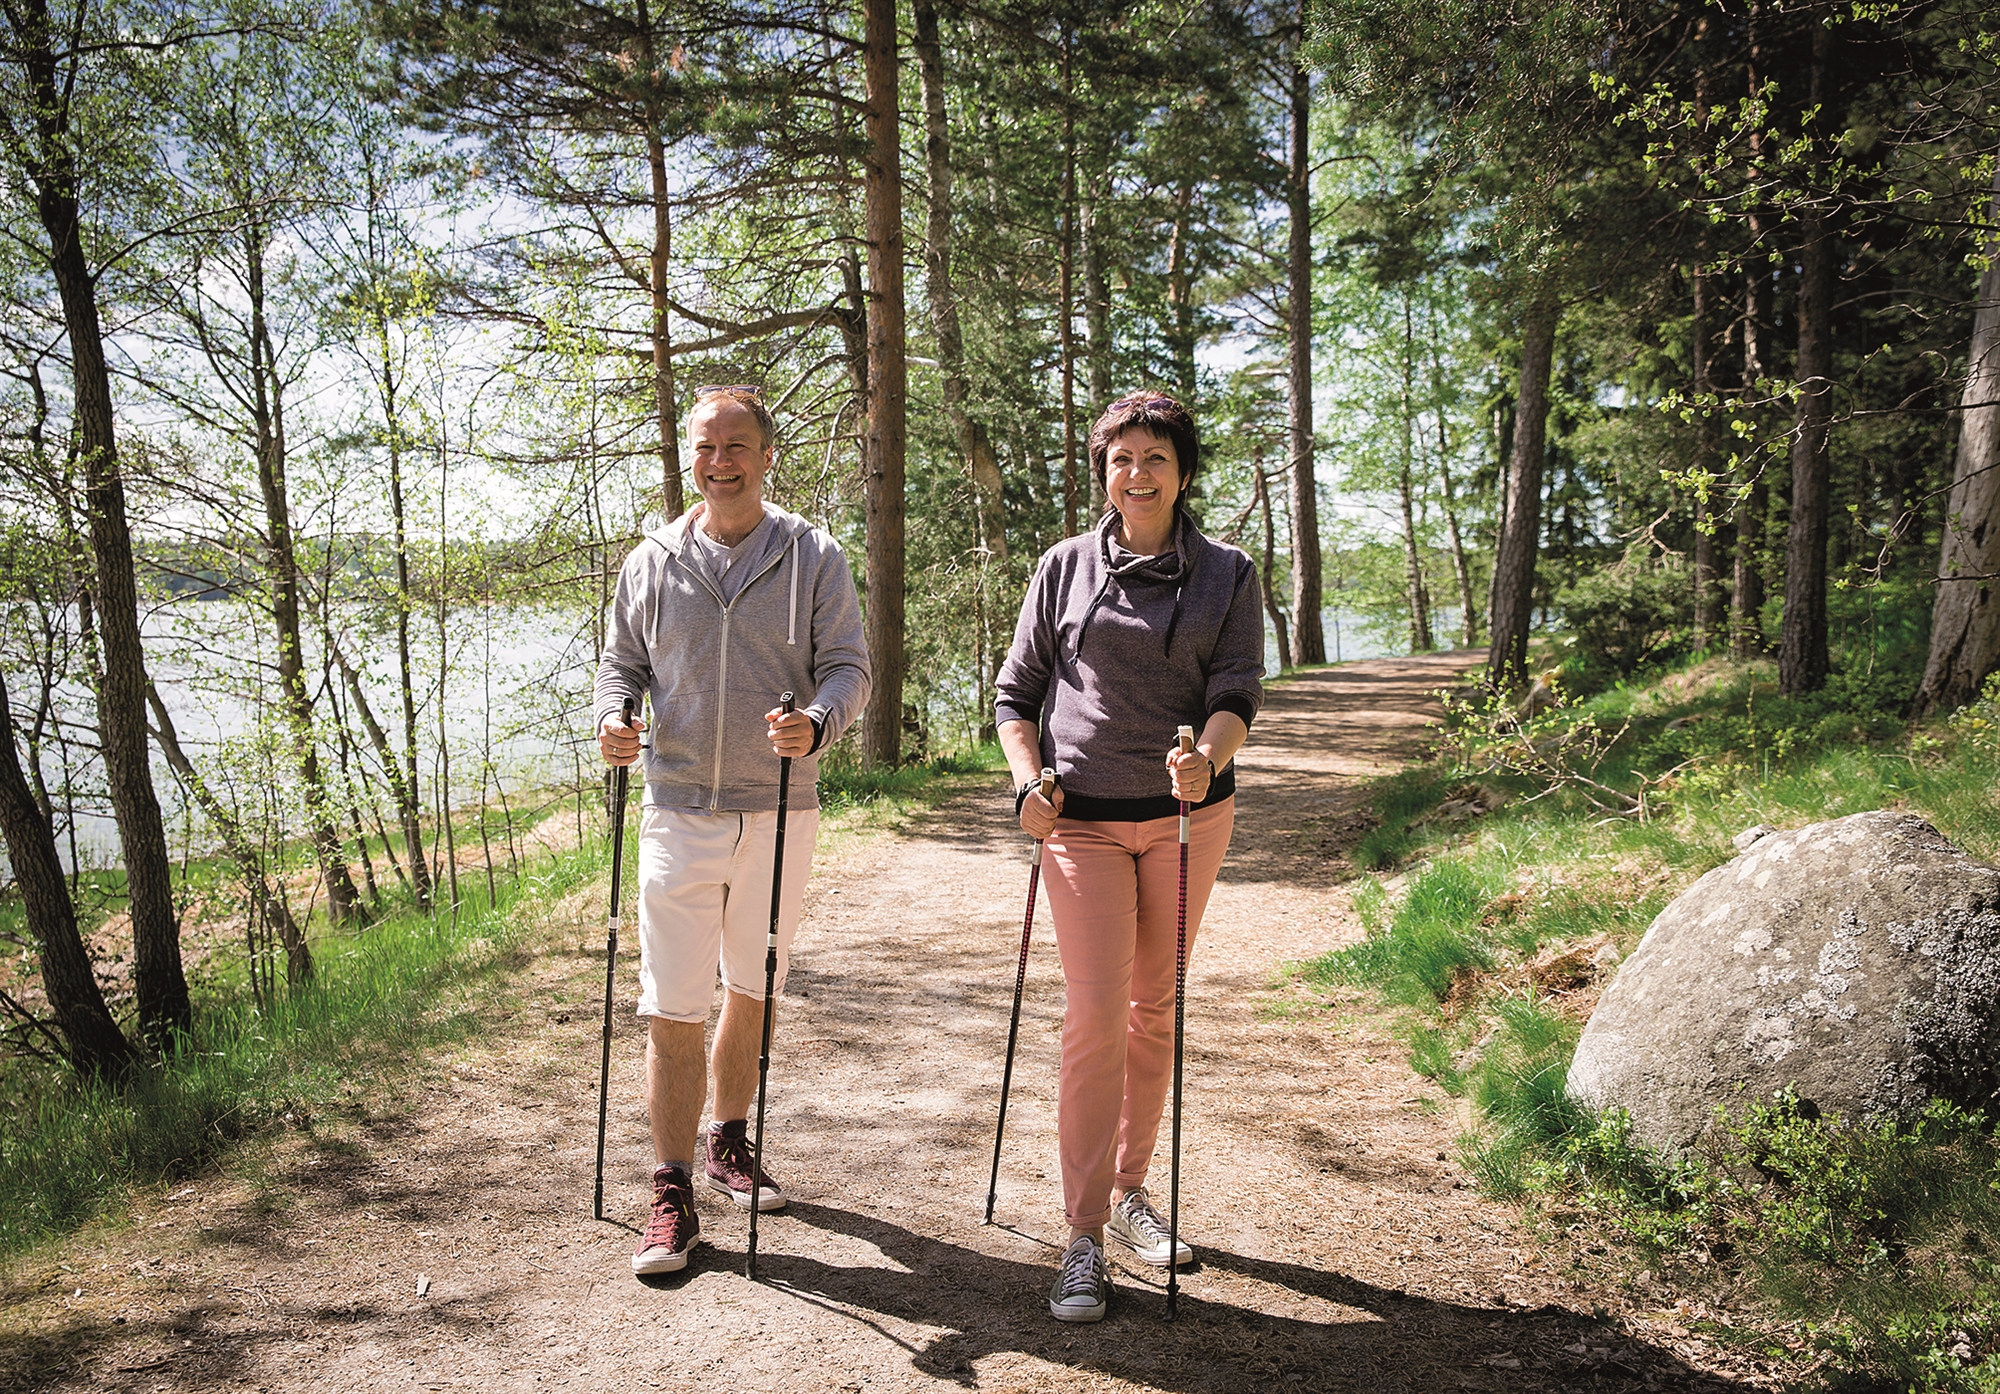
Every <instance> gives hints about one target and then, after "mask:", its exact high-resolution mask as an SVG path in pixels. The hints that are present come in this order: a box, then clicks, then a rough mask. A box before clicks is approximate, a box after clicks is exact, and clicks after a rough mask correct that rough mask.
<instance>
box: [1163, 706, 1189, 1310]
mask: <svg viewBox="0 0 2000 1394" xmlns="http://www.w3.org/2000/svg"><path fill="white" fill-rule="evenodd" d="M1180 745H1181V750H1182V751H1183V752H1186V751H1190V750H1193V749H1194V727H1192V726H1183V727H1181V729H1180ZM1187 863H1188V801H1187V800H1186V799H1182V800H1181V908H1180V919H1179V922H1178V924H1177V927H1176V931H1175V939H1174V1151H1173V1167H1172V1171H1171V1176H1172V1180H1171V1182H1170V1183H1169V1188H1168V1192H1167V1320H1168V1321H1172V1320H1173V1319H1174V1317H1175V1315H1176V1314H1177V1311H1178V1308H1179V1306H1180V1297H1181V1270H1180V1264H1179V1263H1177V1262H1175V1260H1177V1259H1178V1258H1179V1257H1180V1251H1181V1022H1182V1019H1183V1017H1184V1015H1185V1009H1186V1006H1187Z"/></svg>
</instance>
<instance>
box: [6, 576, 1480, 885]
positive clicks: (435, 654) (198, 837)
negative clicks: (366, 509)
mask: <svg viewBox="0 0 2000 1394" xmlns="http://www.w3.org/2000/svg"><path fill="white" fill-rule="evenodd" d="M344 618H345V625H344V628H345V631H346V632H345V633H343V634H342V635H341V636H339V640H338V642H339V643H340V645H341V647H342V650H343V652H345V653H346V655H347V657H348V659H349V661H350V662H352V663H353V664H354V665H355V666H356V668H357V670H358V671H359V672H360V673H361V675H362V687H363V690H364V692H365V693H366V694H367V697H368V702H369V706H370V708H371V709H372V710H373V712H374V714H375V717H376V719H377V720H378V721H379V722H381V724H382V725H383V727H384V728H385V729H386V730H387V731H388V734H389V739H390V742H391V745H392V747H393V748H394V749H396V750H398V751H400V749H401V748H402V714H401V713H402V707H401V699H400V697H399V696H398V695H397V685H396V649H395V635H394V632H393V630H389V629H385V628H380V627H379V618H378V622H377V624H376V625H375V626H370V625H369V624H368V623H366V621H367V618H368V617H367V616H366V615H364V614H363V612H361V611H360V610H359V609H356V610H355V611H354V612H352V613H351V614H350V615H348V616H346V617H344ZM589 623H590V618H589V616H588V615H587V614H581V613H576V612H563V611H554V610H524V609H497V608H496V609H493V610H491V611H488V610H484V609H477V608H465V609H459V610H454V611H452V612H450V613H449V614H447V616H446V617H445V624H444V634H443V641H442V645H441V643H440V634H439V626H438V622H437V616H436V614H435V612H432V613H429V614H424V615H419V616H417V617H416V618H415V620H414V622H413V625H412V633H411V641H412V653H411V658H412V663H413V665H414V667H415V670H416V682H417V686H418V692H417V707H418V745H419V749H420V757H419V758H420V766H419V780H420V783H421V784H422V786H423V791H424V800H425V803H426V806H429V805H430V803H431V801H432V799H433V797H434V792H433V791H434V790H435V788H436V784H437V781H438V778H439V774H440V762H439V761H438V759H437V752H436V747H437V743H438V714H437V707H436V706H435V705H434V704H433V701H432V697H433V694H434V693H435V692H436V691H437V686H438V673H439V669H440V666H441V665H440V663H439V653H440V649H441V647H442V649H443V650H444V651H445V652H446V653H447V654H448V656H449V660H450V661H449V665H448V666H449V669H450V674H451V676H450V680H449V681H448V682H447V683H446V684H445V686H444V702H443V713H444V728H445V736H446V742H447V745H448V747H449V750H450V766H451V799H452V802H453V804H454V805H456V806H463V805H465V804H469V803H471V802H474V801H476V800H477V799H478V797H479V794H480V785H481V772H482V766H483V764H484V763H485V761H486V759H487V758H489V753H490V759H491V762H492V764H491V769H492V772H493V774H494V775H495V776H496V777H497V778H498V779H499V780H500V781H502V782H503V783H504V785H505V786H506V788H507V790H508V793H509V797H510V798H512V799H514V800H515V803H516V806H517V807H518V806H519V803H520V797H519V796H520V795H522V794H523V793H525V792H526V791H529V790H538V789H550V788H555V787H565V788H573V787H575V786H576V785H577V783H578V782H580V781H590V780H593V779H594V777H595V774H596V768H595V764H596V747H595V743H594V741H592V740H591V738H590V732H589V693H590V684H591V677H592V674H593V673H594V671H595V658H594V648H593V644H592V640H591V635H590V631H589ZM1322 623H1323V625H1324V627H1325V635H1326V648H1327V657H1328V659H1330V660H1332V661H1334V662H1344V661H1353V660H1356V659H1362V658H1379V657H1384V656H1388V655H1392V654H1400V653H1403V652H1405V651H1406V648H1407V643H1406V641H1405V638H1404V632H1403V630H1402V629H1401V628H1400V627H1396V628H1391V629H1387V630H1385V629H1384V628H1383V627H1381V626H1379V625H1374V624H1371V623H1369V622H1367V621H1366V620H1364V619H1363V618H1362V617H1361V616H1358V615H1355V614H1353V613H1351V612H1346V611H1342V610H1339V609H1333V608H1329V609H1327V610H1326V611H1324V612H1323V615H1322ZM1434 623H1435V627H1436V630H1437V632H1438V635H1439V637H1440V639H1444V638H1446V636H1449V635H1450V634H1452V633H1453V632H1455V630H1456V615H1455V613H1453V612H1449V611H1443V612H1440V613H1439V614H1438V616H1437V617H1436V619H1435V621H1434ZM267 625H268V621H267V620H261V619H260V617H259V616H258V614H257V613H256V612H255V611H253V610H251V609H249V608H248V607H244V606H241V605H238V604H236V603H234V602H232V601H228V600H208V601H202V600H191V599H181V600H178V601H176V602H174V603H173V604H171V605H167V606H163V607H160V608H159V609H156V610H154V611H153V612H151V613H150V614H149V615H148V616H147V618H146V622H145V624H144V626H143V633H144V635H145V640H146V647H147V662H148V667H149V671H150V672H151V674H152V676H153V680H154V684H155V686H156V688H157V689H158V691H159V693H160V696H161V700H162V701H163V702H164V703H165V704H166V707H167V710H168V711H169V713H170V714H171V715H172V717H173V720H174V726H175V728H176V730H177V731H178V733H179V735H180V739H181V744H182V745H183V747H185V748H186V750H187V752H188V754H189V756H190V758H192V759H193V760H194V761H195V762H196V763H197V765H198V766H200V767H201V768H202V770H203V772H204V776H205V777H206V778H208V779H209V780H210V782H211V784H212V785H213V786H214V787H216V788H218V789H221V790H226V791H228V792H227V793H226V794H225V797H230V798H232V799H233V800H234V801H236V802H238V803H239V806H249V805H254V804H256V803H257V802H258V801H260V800H262V801H265V802H269V801H271V800H274V799H280V798H283V797H286V796H287V792H288V791H289V790H290V789H291V787H292V786H294V785H295V783H296V781H295V780H292V779H290V778H289V777H287V774H286V773H285V772H282V771H281V772H280V773H277V774H271V773H268V771H270V770H272V769H273V766H272V764H271V761H272V759H273V757H272V755H271V753H270V752H269V751H259V750H256V749H253V748H250V747H249V744H248V742H247V741H246V735H247V733H250V732H253V731H255V730H257V729H258V728H259V725H260V720H261V721H262V722H263V723H264V724H265V725H266V726H267V727H268V721H269V716H270V714H271V713H272V712H273V710H274V709H275V704H276V701H277V697H278V690H277V675H276V671H275V669H274V668H273V667H272V666H271V665H270V662H269V654H270V652H271V649H272V642H271V640H270V639H269V637H268V629H267V628H263V627H262V626H267ZM1266 633H1267V638H1266V642H1267V651H1266V660H1265V661H1266V666H1267V667H1268V668H1269V669H1270V671H1271V672H1273V673H1275V672H1276V671H1277V667H1278V655H1277V643H1276V637H1275V635H1274V634H1271V633H1270V632H1269V631H1268V629H1267V632H1266ZM307 648H308V653H307V671H308V674H309V681H310V682H311V683H312V685H313V690H314V694H315V701H316V703H317V704H318V707H319V709H320V710H322V711H323V710H324V709H325V706H326V703H327V696H326V690H325V684H326V682H327V680H328V675H327V673H326V670H325V666H324V663H323V656H322V654H321V653H320V651H319V647H318V644H317V642H316V640H314V639H313V638H312V637H310V636H309V637H308V640H307ZM331 678H332V680H333V681H334V682H335V683H336V684H338V683H339V673H338V670H337V669H335V670H334V671H333V673H332V674H331ZM13 695H14V696H15V698H16V700H17V701H18V700H20V698H21V697H22V696H23V695H24V694H23V693H22V692H20V691H16V692H15V693H14V694H13ZM338 700H339V704H340V706H341V707H342V708H343V709H349V710H348V724H349V726H350V728H351V729H352V731H353V733H354V738H355V740H356V742H357V743H358V744H360V745H362V746H366V744H367V737H366V735H365V731H364V728H363V725H362V722H361V720H360V717H359V715H358V714H357V713H354V712H353V711H352V710H351V699H350V698H349V696H348V694H347V692H346V691H345V688H344V686H342V687H341V690H340V691H339V693H338ZM57 705H58V708H59V710H61V711H62V712H63V713H64V714H65V715H66V717H67V718H68V720H70V721H71V722H73V723H77V724H79V725H82V724H88V723H89V722H91V721H92V720H93V712H92V704H91V699H90V696H89V694H88V692H86V691H83V690H81V689H75V688H72V689H67V690H64V691H62V692H60V693H59V694H58V695H57ZM354 758H356V759H358V760H359V761H360V762H361V764H363V765H365V766H367V767H368V768H370V769H372V768H374V766H375V760H374V756H373V753H372V751H368V752H365V753H361V752H357V755H356V756H355V757H354ZM153 763H154V779H155V783H156V787H157V788H158V791H159V794H160V799H161V803H162V805H163V810H164V812H165V815H166V821H167V828H168V841H169V844H170V846H171V848H172V850H173V853H174V855H176V856H181V855H185V854H187V853H188V852H190V851H194V852H201V851H204V850H206V849H207V848H208V847H209V846H211V844H212V839H211V838H210V837H209V836H208V834H207V832H206V829H205V825H204V821H203V819H202V818H201V816H200V814H199V813H198V812H197V811H195V810H193V809H192V808H191V807H190V806H189V802H188V800H187V799H186V798H185V797H184V796H183V794H182V791H181V789H180V786H179V783H178V781H177V780H176V779H175V777H174V774H173V772H172V771H171V770H170V769H169V768H168V767H167V764H166V762H165V760H164V759H162V758H160V757H158V756H157V755H156V756H155V758H154V762H153ZM260 770H263V771H267V773H265V774H263V775H261V776H260V775H259V773H258V771H260ZM336 773H337V772H336ZM48 777H49V778H50V780H51V782H52V783H53V782H54V781H55V780H57V779H58V778H60V771H59V770H58V769H56V768H54V766H53V764H51V765H50V766H49V768H48ZM87 782H94V781H87ZM488 789H489V794H490V790H491V786H490V784H489V785H488ZM380 803H381V805H382V808H383V811H384V814H385V817H386V814H387V808H388V799H387V794H386V790H385V791H383V792H382V794H381V795H380ZM75 843H76V850H77V855H78V857H79V858H80V859H81V860H82V861H83V862H84V863H85V864H86V865H91V866H105V865H111V864H113V863H115V861H116V858H117V855H118V831H117V826H116V824H115V823H114V822H113V821H112V819H111V817H110V816H109V813H108V810H106V809H104V808H102V807H98V808H95V809H86V808H82V807H79V808H78V810H77V817H76V833H75ZM59 848H60V850H61V852H62V855H63V857H64V859H65V862H67V860H68V857H69V839H68V838H66V837H65V838H63V839H60V840H59Z"/></svg>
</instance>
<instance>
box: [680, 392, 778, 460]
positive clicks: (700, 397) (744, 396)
mask: <svg viewBox="0 0 2000 1394" xmlns="http://www.w3.org/2000/svg"><path fill="white" fill-rule="evenodd" d="M717 398H721V399H723V400H724V401H730V402H734V403H736V405H737V406H739V407H742V408H743V409H744V410H745V411H747V412H749V413H750V414H751V415H752V416H754V417H756V418H757V425H758V428H759V429H760V430H762V431H763V432H764V448H765V449H766V450H769V449H770V448H771V447H772V446H773V445H774V444H776V443H777V439H778V423H777V422H775V421H773V420H772V419H771V409H770V408H769V407H767V406H765V405H764V389H763V388H761V387H757V386H754V385H752V384H749V383H713V382H711V383H704V384H702V385H701V386H700V387H697V388H696V389H695V390H694V396H693V399H692V401H691V402H690V403H689V405H688V414H687V426H686V429H688V430H692V429H693V427H694V414H695V413H696V412H697V411H700V410H701V409H702V408H703V407H704V406H707V405H710V404H711V403H713V402H714V401H715V400H716V399H717Z"/></svg>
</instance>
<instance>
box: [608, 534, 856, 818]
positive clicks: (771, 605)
mask: <svg viewBox="0 0 2000 1394" xmlns="http://www.w3.org/2000/svg"><path fill="white" fill-rule="evenodd" d="M702 509H703V505H699V504H697V505H696V506H695V507H694V508H693V509H690V510H689V511H688V512H687V513H685V514H683V515H682V516H681V517H680V518H678V519H676V520H675V521H674V522H672V523H669V524H668V525H667V526H666V527H663V528H659V529H657V530H655V531H653V532H650V533H648V534H646V536H645V538H644V539H643V540H642V541H641V542H640V543H639V545H638V546H637V547H635V548H634V549H633V550H632V554H631V555H630V556H628V557H627V558H626V559H625V565H624V567H623V568H622V569H621V570H620V571H619V573H618V593H617V596H616V598H615V599H614V600H613V602H612V607H611V625H610V633H609V635H608V636H607V638H606V641H605V646H604V658H603V661H602V662H600V663H599V664H598V667H597V684H596V695H595V702H594V707H595V715H596V720H595V722H594V723H593V729H595V728H596V727H600V726H602V725H603V723H604V719H605V718H606V717H607V716H614V715H616V714H617V712H618V711H619V708H620V705H621V704H622V703H623V702H624V700H625V699H626V698H627V697H631V698H633V699H634V700H635V701H636V700H637V699H638V698H639V697H640V696H641V695H643V694H646V693H650V694H651V696H652V699H653V712H652V718H651V730H650V732H649V736H650V741H649V745H650V748H649V749H647V750H645V751H643V752H642V759H643V761H644V768H645V775H646V797H645V802H646V803H647V804H648V805H651V806H655V807H661V808H695V809H703V810H707V811H711V812H731V813H747V812H753V811H759V810H764V809H773V808H776V807H777V806H778V757H777V756H775V755H773V754H772V753H771V741H770V737H769V736H768V735H767V734H766V730H767V723H766V722H765V720H764V713H766V712H768V711H770V710H771V709H772V708H773V707H775V706H777V705H778V699H779V696H780V694H782V693H785V692H791V693H792V694H794V696H795V697H796V698H797V700H798V707H799V710H801V711H803V712H806V713H807V714H809V715H810V716H811V717H812V718H813V725H814V727H815V728H816V730H817V731H818V736H817V738H816V740H815V743H814V747H813V752H812V753H811V754H810V755H805V756H801V757H800V758H798V759H795V760H793V761H792V783H791V796H790V801H791V803H792V804H793V806H795V807H798V808H817V807H819V795H818V792H817V790H816V788H815V783H816V781H817V779H818V776H819V752H820V751H822V750H824V749H825V748H826V746H827V745H828V744H830V743H831V742H832V741H834V740H835V739H837V738H838V737H839V736H840V734H841V732H843V731H845V730H846V729H847V728H848V726H849V725H851V724H852V723H853V721H854V719H855V718H856V717H857V716H859V715H860V714H861V708H862V706H863V705H864V704H865V703H866V702H867V700H868V687H869V670H868V646H867V644H866V642H865V640H864V639H863V637H862V630H861V605H860V602H859V601H858V599H857V598H856V596H855V593H854V575H853V573H852V572H851V571H850V570H849V569H848V565H847V556H846V554H845V553H844V552H842V551H841V549H840V544H839V543H838V542H835V541H834V540H833V538H832V537H831V536H829V535H828V534H827V533H826V532H824V531H822V530H821V529H819V528H816V527H814V526H813V525H812V524H811V523H809V522H807V521H806V520H805V519H804V518H801V517H799V516H798V515H797V514H795V513H787V512H786V511H785V510H784V509H782V508H779V507H777V506H776V505H775V504H772V503H769V502H766V503H765V504H764V516H765V519H766V520H767V524H768V525H767V526H760V527H759V528H758V529H757V531H756V532H755V533H753V534H752V535H751V536H750V537H747V538H745V539H744V540H743V542H742V543H740V544H738V545H739V546H746V547H748V546H755V547H756V548H757V552H756V554H755V555H749V554H745V555H743V556H740V557H737V558H736V559H735V560H734V561H733V562H732V564H731V566H730V570H731V572H732V573H735V572H736V571H737V569H738V568H748V573H747V574H748V580H747V581H746V582H744V584H743V585H742V588H741V590H740V591H739V592H738V593H737V595H736V598H735V599H734V600H733V601H727V602H725V600H724V599H723V596H724V594H725V592H724V589H723V588H722V587H721V586H719V585H718V584H717V583H716V580H715V578H714V577H713V576H711V575H710V574H709V570H708V567H707V565H706V563H705V562H704V560H703V558H702V556H701V553H700V549H699V548H698V547H697V546H696V545H695V544H694V541H693V539H692V538H690V536H689V529H690V528H692V527H693V526H694V525H695V521H696V520H697V519H698V518H699V517H700V516H701V514H702ZM740 579H741V577H739V576H735V575H732V580H740Z"/></svg>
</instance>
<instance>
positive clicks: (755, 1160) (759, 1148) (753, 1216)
mask: <svg viewBox="0 0 2000 1394" xmlns="http://www.w3.org/2000/svg"><path fill="white" fill-rule="evenodd" d="M778 705H779V706H780V707H781V708H783V709H784V713H785V715H786V716H790V715H791V714H792V694H791V693H789V692H787V693H785V694H783V695H782V696H780V697H779V698H778ZM791 793H792V757H791V756H789V755H782V756H780V757H778V831H777V835H776V837H775V839H774V840H773V842H772V844H771V932H770V934H768V935H767V936H766V937H765V939H764V1047H763V1050H762V1051H761V1052H760V1053H759V1054H758V1056H757V1136H756V1139H755V1141H753V1142H752V1143H751V1144H750V1251H749V1252H748V1253H747V1254H746V1255H745V1256H744V1259H743V1276H744V1277H746V1278H749V1279H750V1280H752V1281H753V1282H754V1281H755V1280H756V1277H757V1200H758V1195H757V1193H758V1191H759V1190H761V1189H762V1183H763V1180H764V1086H765V1084H766V1083H767V1082H769V1080H770V1078H771V1007H772V1003H771V999H772V998H773V997H775V996H776V995H777V992H778V905H779V895H780V892H781V890H782V888H783V886H784V884H785V805H786V804H787V803H789V802H790V801H791Z"/></svg>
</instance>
